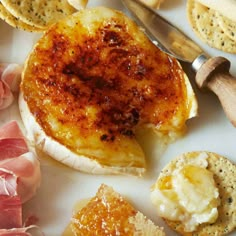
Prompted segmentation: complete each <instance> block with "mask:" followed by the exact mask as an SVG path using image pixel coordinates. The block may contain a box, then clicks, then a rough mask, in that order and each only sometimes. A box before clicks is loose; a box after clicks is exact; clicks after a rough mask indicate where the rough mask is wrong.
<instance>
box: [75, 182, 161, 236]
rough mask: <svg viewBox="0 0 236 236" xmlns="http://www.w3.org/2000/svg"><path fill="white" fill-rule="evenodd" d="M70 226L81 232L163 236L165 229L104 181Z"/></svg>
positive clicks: (81, 233)
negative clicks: (155, 223)
mask: <svg viewBox="0 0 236 236" xmlns="http://www.w3.org/2000/svg"><path fill="white" fill-rule="evenodd" d="M71 229H72V232H73V233H74V235H75V236H79V235H87V236H89V235H104V236H105V235H126V236H129V235H130V236H131V235H132V236H133V235H139V236H144V235H150V236H164V235H165V233H164V231H163V228H161V227H159V226H156V225H154V223H153V222H152V221H151V220H149V219H147V218H146V217H145V216H144V215H143V214H142V213H141V212H139V211H137V210H136V209H135V208H134V207H133V206H132V205H131V204H130V203H129V202H128V201H127V200H126V199H124V198H123V197H122V196H121V195H120V194H119V193H117V192H115V191H114V190H113V188H111V187H109V186H107V185H105V184H102V185H101V186H100V188H99V189H98V191H97V193H96V196H95V197H93V198H92V199H91V200H90V201H89V202H88V204H87V205H86V206H84V207H83V208H82V209H81V210H80V211H78V212H75V213H74V214H73V216H72V220H71Z"/></svg>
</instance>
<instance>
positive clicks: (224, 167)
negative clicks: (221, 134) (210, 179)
mask: <svg viewBox="0 0 236 236" xmlns="http://www.w3.org/2000/svg"><path fill="white" fill-rule="evenodd" d="M202 154H203V155H205V154H206V155H207V161H208V167H207V169H208V170H209V171H211V172H212V173H213V174H214V180H215V183H216V186H217V188H218V189H219V197H220V200H221V203H220V206H219V207H218V212H219V216H218V219H217V220H216V222H215V223H213V224H202V225H200V226H199V227H198V228H197V231H195V232H192V233H189V232H188V233H186V232H185V231H184V226H183V225H182V224H181V222H174V221H170V220H167V219H164V221H165V222H166V223H167V225H169V226H170V227H171V228H172V229H173V230H175V231H177V232H178V233H180V234H181V235H188V236H191V235H192V236H206V235H226V234H228V233H230V232H232V231H233V230H234V229H235V228H236V165H235V164H233V163H232V162H231V161H230V160H228V159H227V158H225V157H223V156H220V155H218V154H216V153H213V152H188V153H185V154H183V155H181V156H179V157H177V158H175V159H174V160H172V161H171V162H170V163H169V164H168V165H167V166H166V167H165V168H164V169H163V170H162V171H161V173H160V175H159V177H158V179H157V183H160V181H161V180H162V179H163V177H165V176H168V175H171V174H172V172H173V171H174V170H175V169H176V167H177V166H179V165H182V163H188V162H189V160H190V159H192V158H195V157H197V156H199V155H202Z"/></svg>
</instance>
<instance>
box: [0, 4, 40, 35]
mask: <svg viewBox="0 0 236 236" xmlns="http://www.w3.org/2000/svg"><path fill="white" fill-rule="evenodd" d="M0 18H1V19H2V20H4V21H5V22H6V23H7V24H9V25H11V26H12V27H14V28H18V29H22V30H25V31H30V32H36V31H40V29H38V28H36V27H34V26H31V25H28V24H26V23H24V22H22V21H21V20H19V19H17V18H16V17H14V16H13V15H12V14H11V13H10V12H9V11H7V9H6V8H5V7H4V6H3V5H2V3H1V2H0Z"/></svg>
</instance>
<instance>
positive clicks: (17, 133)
mask: <svg viewBox="0 0 236 236" xmlns="http://www.w3.org/2000/svg"><path fill="white" fill-rule="evenodd" d="M40 181H41V172H40V163H39V160H38V159H37V157H36V156H35V155H34V153H33V152H31V151H30V150H29V148H28V146H27V143H26V140H25V138H24V136H23V134H22V132H21V130H20V128H19V126H18V123H17V122H16V121H11V122H9V123H8V124H6V125H4V126H3V127H2V128H0V229H2V230H0V236H1V235H30V234H28V233H27V232H26V228H23V224H22V204H23V203H25V202H26V201H28V200H29V199H31V198H32V197H33V196H34V194H35V192H36V190H37V188H38V187H39V185H40ZM13 229H15V230H13Z"/></svg>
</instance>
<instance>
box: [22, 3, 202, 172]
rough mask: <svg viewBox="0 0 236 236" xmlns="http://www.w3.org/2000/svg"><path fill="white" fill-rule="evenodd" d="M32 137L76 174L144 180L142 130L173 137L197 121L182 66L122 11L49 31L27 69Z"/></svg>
mask: <svg viewBox="0 0 236 236" xmlns="http://www.w3.org/2000/svg"><path fill="white" fill-rule="evenodd" d="M19 106H20V112H21V116H22V120H23V122H24V125H25V127H26V130H27V131H28V132H27V135H28V137H29V138H30V139H32V140H33V141H34V142H35V144H36V145H37V146H38V147H39V148H40V149H42V150H43V151H44V152H45V153H47V154H49V155H50V156H51V157H53V158H55V159H56V160H58V161H60V162H62V163H64V164H66V165H69V166H71V167H73V168H75V169H78V170H81V171H85V172H89V173H96V174H99V173H100V174H106V173H117V174H118V173H119V174H121V173H124V174H132V175H142V174H143V173H144V171H145V169H146V161H145V155H144V152H143V150H142V148H141V146H140V144H139V143H138V142H137V140H136V136H135V134H136V131H137V130H140V129H145V127H153V129H155V130H156V131H157V132H159V133H161V134H164V135H166V136H168V135H170V134H173V133H178V132H180V131H182V130H184V127H185V121H186V120H187V119H188V118H190V117H192V116H195V115H196V108H197V103H196V99H195V96H194V93H193V90H192V87H191V85H190V83H189V81H188V78H187V77H186V75H185V73H184V72H183V70H182V68H181V66H180V64H179V63H178V61H177V60H176V59H174V58H171V57H170V56H168V55H166V54H164V53H163V52H161V51H160V50H159V49H158V48H157V47H156V46H154V45H153V44H152V43H151V42H150V41H149V39H148V38H147V37H146V36H145V34H144V33H143V32H142V30H140V28H139V27H138V26H137V25H136V24H135V23H134V22H133V21H131V20H130V19H129V18H128V17H126V16H125V15H124V14H123V13H121V12H119V11H116V10H113V9H109V8H105V7H95V8H91V9H84V10H81V11H79V12H77V13H75V14H73V15H71V16H69V17H67V18H65V19H63V20H62V21H59V22H58V23H56V24H55V25H53V26H52V27H50V28H49V30H48V31H46V32H45V34H44V35H43V36H42V38H41V39H40V40H39V41H38V42H37V44H36V45H35V47H34V49H33V50H32V52H31V53H30V55H29V56H28V59H27V61H26V63H25V66H24V71H23V74H22V82H21V93H20V98H19Z"/></svg>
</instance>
